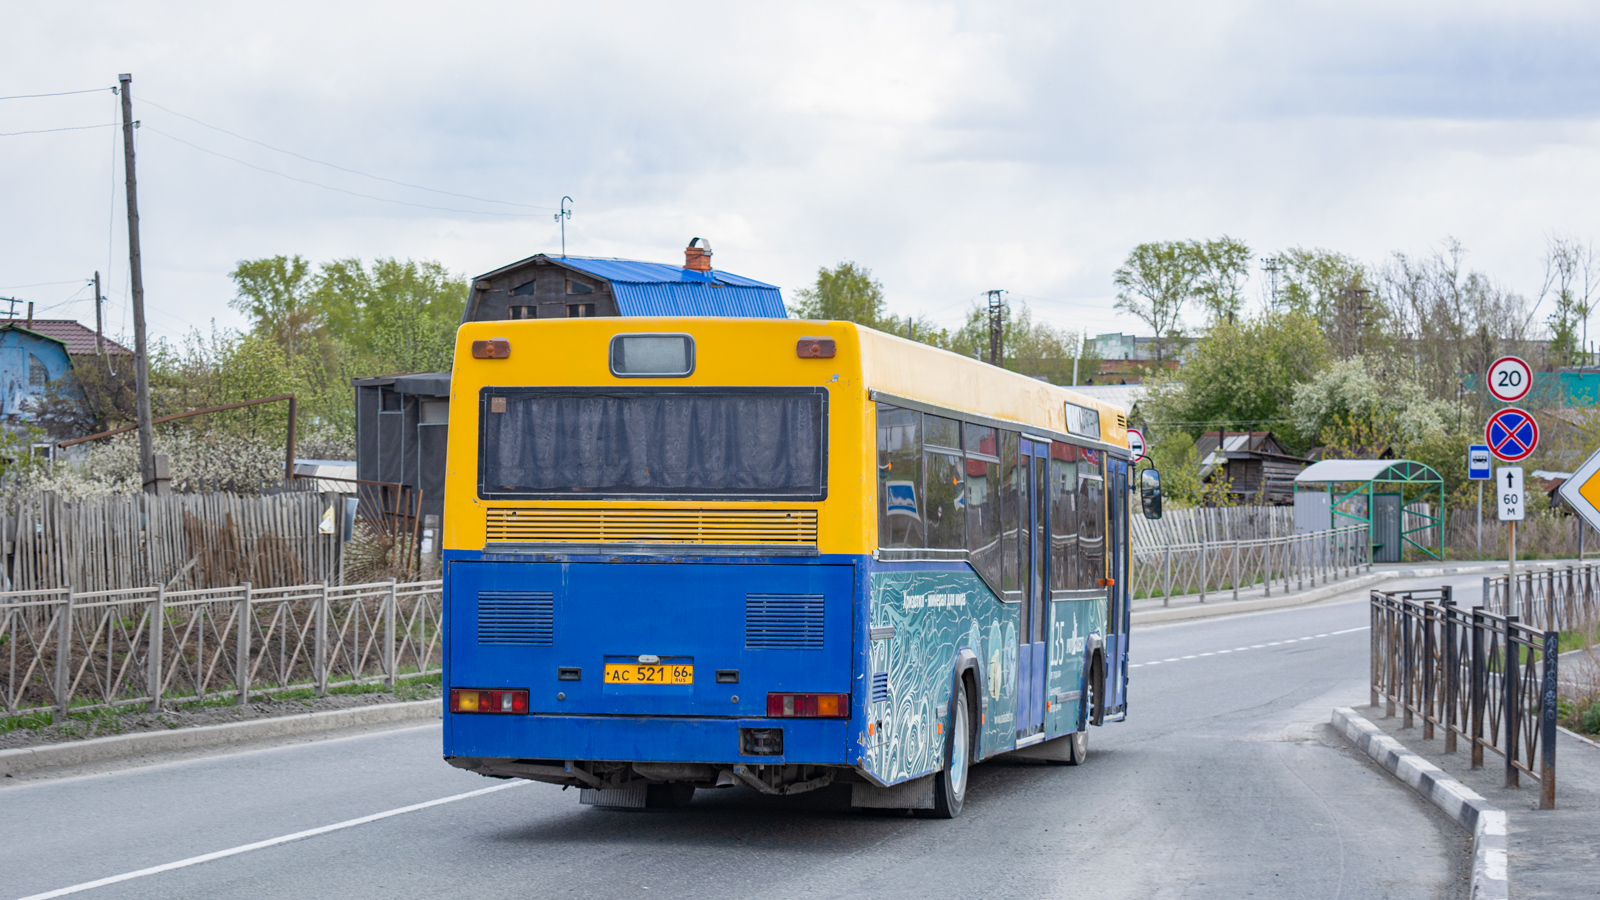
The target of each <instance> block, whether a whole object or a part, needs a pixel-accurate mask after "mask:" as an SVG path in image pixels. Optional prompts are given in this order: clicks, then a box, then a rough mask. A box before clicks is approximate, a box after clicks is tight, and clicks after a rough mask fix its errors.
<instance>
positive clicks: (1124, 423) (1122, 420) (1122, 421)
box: [1117, 413, 1128, 431]
mask: <svg viewBox="0 0 1600 900" xmlns="http://www.w3.org/2000/svg"><path fill="white" fill-rule="evenodd" d="M1117 427H1118V428H1121V429H1122V430H1123V431H1127V430H1128V417H1127V416H1125V415H1123V414H1122V413H1117Z"/></svg>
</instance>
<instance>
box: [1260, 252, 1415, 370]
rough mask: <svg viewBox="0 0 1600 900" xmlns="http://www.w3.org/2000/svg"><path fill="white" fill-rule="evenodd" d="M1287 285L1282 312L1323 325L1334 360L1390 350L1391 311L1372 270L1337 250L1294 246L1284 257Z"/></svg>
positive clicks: (1281, 296)
mask: <svg viewBox="0 0 1600 900" xmlns="http://www.w3.org/2000/svg"><path fill="white" fill-rule="evenodd" d="M1278 260H1279V261H1280V262H1281V263H1282V264H1283V272H1284V285H1283V289H1282V290H1281V292H1280V293H1279V295H1278V297H1277V308H1279V309H1285V310H1291V311H1294V312H1299V313H1301V314H1304V315H1308V316H1310V317H1311V318H1313V319H1315V320H1316V321H1317V324H1318V325H1320V326H1321V327H1322V331H1323V333H1324V334H1326V335H1327V336H1328V345H1329V346H1330V347H1331V348H1332V349H1333V352H1334V355H1336V356H1339V357H1341V358H1344V357H1350V356H1355V355H1357V354H1360V353H1362V352H1369V353H1370V352H1372V351H1374V350H1378V349H1381V348H1383V347H1385V346H1387V344H1388V341H1387V340H1386V338H1385V330H1386V327H1387V323H1388V319H1389V312H1388V308H1387V307H1386V306H1385V305H1384V304H1383V302H1382V297H1381V296H1379V295H1378V294H1377V293H1375V292H1374V291H1373V290H1372V289H1371V288H1370V287H1369V284H1370V282H1371V277H1370V275H1369V274H1368V272H1367V267H1366V266H1365V265H1363V264H1362V263H1361V262H1360V261H1359V260H1357V259H1355V258H1354V257H1352V256H1348V255H1346V254H1343V253H1335V252H1333V251H1331V250H1322V249H1311V250H1307V249H1304V248H1301V247H1293V248H1291V249H1288V250H1285V251H1283V252H1282V253H1280V254H1278Z"/></svg>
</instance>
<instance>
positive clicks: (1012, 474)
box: [1000, 431, 1027, 592]
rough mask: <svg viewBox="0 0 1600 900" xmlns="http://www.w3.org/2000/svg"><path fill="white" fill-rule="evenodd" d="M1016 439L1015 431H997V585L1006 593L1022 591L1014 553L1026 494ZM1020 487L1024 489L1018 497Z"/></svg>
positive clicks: (1023, 471) (1018, 546)
mask: <svg viewBox="0 0 1600 900" xmlns="http://www.w3.org/2000/svg"><path fill="white" fill-rule="evenodd" d="M1018 441H1019V436H1018V435H1017V433H1016V432H1015V431H1002V432H1000V588H1001V590H1004V591H1008V592H1014V591H1020V590H1022V587H1021V585H1020V583H1019V582H1018V581H1017V576H1018V573H1019V571H1020V570H1019V569H1018V566H1017V562H1018V558H1017V554H1018V552H1019V551H1020V548H1021V547H1022V542H1021V541H1019V540H1018V536H1019V535H1020V533H1021V529H1022V503H1021V498H1022V497H1026V496H1027V493H1026V490H1027V485H1025V484H1023V483H1022V477H1023V474H1024V473H1025V471H1026V470H1025V469H1023V468H1022V467H1021V466H1020V465H1018V463H1020V462H1021V461H1022V460H1021V457H1020V455H1019V454H1020V453H1021V452H1022V445H1021V444H1020V443H1018ZM1019 490H1020V491H1022V492H1023V493H1022V494H1021V495H1020V496H1019V494H1018V491H1019Z"/></svg>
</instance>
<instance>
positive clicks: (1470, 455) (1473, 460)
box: [1467, 444, 1490, 556]
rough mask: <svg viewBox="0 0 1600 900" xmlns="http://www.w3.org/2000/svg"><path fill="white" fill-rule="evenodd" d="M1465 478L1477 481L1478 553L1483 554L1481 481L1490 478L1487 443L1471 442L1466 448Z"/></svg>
mask: <svg viewBox="0 0 1600 900" xmlns="http://www.w3.org/2000/svg"><path fill="white" fill-rule="evenodd" d="M1467 478H1469V479H1471V480H1473V481H1476V482H1477V483H1478V535H1477V538H1478V555H1479V556H1482V555H1483V483H1484V482H1485V481H1488V480H1489V478H1490V473H1489V445H1488V444H1473V445H1472V446H1470V447H1468V448H1467Z"/></svg>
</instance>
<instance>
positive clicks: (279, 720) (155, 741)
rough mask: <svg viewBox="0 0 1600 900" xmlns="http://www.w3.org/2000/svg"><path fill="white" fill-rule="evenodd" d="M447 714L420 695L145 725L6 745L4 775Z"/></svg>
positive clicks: (1, 757)
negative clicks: (219, 720) (187, 724)
mask: <svg viewBox="0 0 1600 900" xmlns="http://www.w3.org/2000/svg"><path fill="white" fill-rule="evenodd" d="M442 715H443V702H442V701H440V700H416V701H411V702H406V703H380V704H374V705H372V706H357V707H354V708H351V709H332V710H327V711H325V712H314V713H303V714H301V715H295V716H273V717H270V718H262V719H250V720H248V721H244V722H227V723H224V724H221V725H200V726H195V727H192V728H174V729H172V730H170V731H141V732H137V733H134V734H118V735H112V736H111V737H103V738H90V739H88V740H83V741H69V742H66V743H61V744H46V745H44V746H41V747H19V748H16V749H14V750H0V778H4V777H6V776H16V775H21V774H23V773H25V772H36V771H38V770H40V769H53V768H59V767H62V766H80V765H85V764H88V763H97V762H105V761H107V760H112V759H120V758H123V757H130V756H143V755H147V754H152V753H167V752H171V751H174V750H193V749H198V748H206V747H222V746H226V745H228V744H239V743H246V742H250V741H261V740H272V739H275V738H285V737H296V736H299V735H306V734H316V733H319V732H324V731H338V730H341V729H345V728H362V727H368V726H373V725H402V724H407V723H411V722H419V721H424V720H427V719H437V718H440V717H441V716H442Z"/></svg>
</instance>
